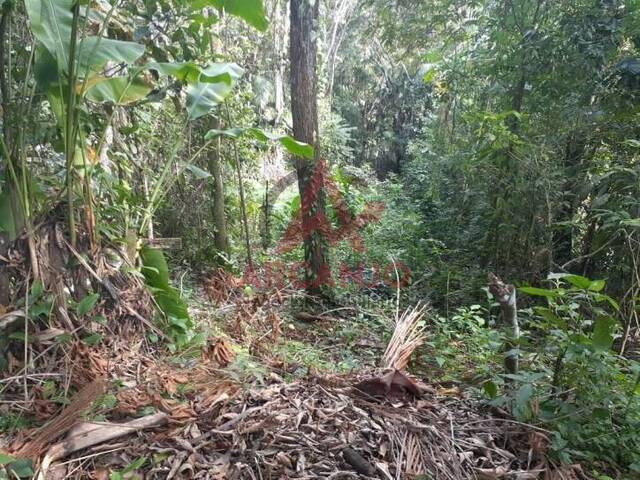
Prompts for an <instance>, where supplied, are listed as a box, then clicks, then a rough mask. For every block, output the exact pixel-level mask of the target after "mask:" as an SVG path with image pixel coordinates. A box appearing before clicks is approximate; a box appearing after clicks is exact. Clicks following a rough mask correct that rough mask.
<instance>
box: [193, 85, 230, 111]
mask: <svg viewBox="0 0 640 480" xmlns="http://www.w3.org/2000/svg"><path fill="white" fill-rule="evenodd" d="M231 90H232V86H231V85H229V84H228V83H225V82H219V83H204V82H198V83H195V84H192V85H189V86H188V87H187V114H188V117H189V119H190V120H195V119H197V118H200V117H202V116H204V115H206V114H207V113H209V112H210V111H211V110H213V109H214V108H215V107H217V106H218V105H219V104H220V103H222V101H224V99H225V98H227V96H228V95H229V94H230V93H231Z"/></svg>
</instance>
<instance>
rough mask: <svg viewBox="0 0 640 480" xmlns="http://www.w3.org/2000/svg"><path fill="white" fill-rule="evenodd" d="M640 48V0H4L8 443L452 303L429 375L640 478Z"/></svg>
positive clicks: (179, 399) (0, 84)
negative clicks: (50, 425)
mask: <svg viewBox="0 0 640 480" xmlns="http://www.w3.org/2000/svg"><path fill="white" fill-rule="evenodd" d="M639 49H640V2H638V1H637V0H627V1H622V0H606V1H605V0H574V1H555V2H550V1H545V0H474V1H463V0H433V1H429V2H412V1H404V0H403V1H394V2H389V1H385V0H366V1H365V0H362V1H361V0H322V1H317V2H314V1H311V0H291V1H288V2H286V1H283V0H251V1H249V0H247V1H244V0H203V1H198V2H185V1H178V0H153V1H146V0H145V1H142V0H135V1H127V2H123V1H120V0H92V1H78V0H46V1H40V0H0V112H1V116H0V118H1V123H0V128H1V134H0V374H2V379H0V395H1V396H2V400H1V401H0V434H1V435H2V437H1V438H11V439H12V440H15V438H18V439H19V440H20V441H22V440H24V438H26V437H24V436H22V435H23V432H24V431H25V430H27V429H30V428H32V427H41V426H42V425H44V424H47V422H48V421H49V420H50V419H51V418H53V417H54V415H55V414H56V412H58V411H59V409H60V408H62V407H64V406H67V405H69V404H72V402H71V401H70V398H73V396H74V395H79V392H82V391H83V388H84V387H85V386H86V385H90V386H91V385H94V386H95V384H93V383H91V382H92V381H93V380H94V377H99V378H101V379H103V380H104V379H105V378H106V379H107V380H108V381H107V380H104V383H105V385H106V386H105V388H104V391H103V392H102V393H101V394H100V395H99V396H96V398H94V399H93V400H94V401H93V408H92V409H91V410H87V411H85V415H86V416H87V417H88V418H92V419H93V420H96V421H100V422H106V421H111V420H114V419H117V420H121V419H123V418H125V417H127V416H128V415H134V416H136V417H144V416H146V415H150V414H153V413H154V412H155V410H156V409H159V410H163V409H164V410H163V411H175V412H177V413H175V415H176V416H177V417H178V420H179V421H184V422H186V420H185V418H188V419H193V418H195V417H198V416H199V413H198V415H197V414H196V413H195V410H194V408H193V405H196V404H197V405H201V404H202V402H203V400H202V399H206V400H207V402H209V401H210V403H212V405H213V406H215V407H216V408H217V406H218V405H219V404H222V403H224V402H226V401H227V400H229V399H231V398H235V397H234V395H236V394H237V391H236V389H239V390H242V392H243V394H247V392H249V393H251V392H253V390H255V389H256V388H258V387H259V388H265V389H268V388H271V387H270V385H272V384H273V382H280V383H285V384H293V383H295V382H297V381H301V380H305V381H306V380H310V381H316V380H318V379H320V378H324V379H333V380H335V379H336V378H346V377H348V376H349V375H358V374H359V373H360V372H363V371H368V370H372V371H373V370H374V369H376V368H377V367H379V366H380V361H381V358H382V357H383V354H384V353H385V347H386V345H387V344H388V343H389V342H390V340H391V339H392V334H393V332H394V328H396V327H397V325H396V324H394V319H396V320H397V319H398V318H399V317H400V314H401V312H403V311H405V309H407V308H412V307H414V306H416V305H428V308H426V307H425V308H426V310H425V311H426V314H425V315H424V317H421V319H420V320H419V321H418V322H417V323H416V326H415V328H416V329H417V330H416V331H419V332H420V335H423V336H424V338H423V337H422V336H419V337H420V341H419V342H417V343H419V344H420V345H419V347H418V348H416V349H415V353H414V355H413V356H412V357H411V361H410V362H409V366H408V370H409V372H410V373H411V374H413V375H414V376H415V377H417V378H420V379H422V380H423V381H424V382H425V383H426V384H429V385H430V386H431V387H433V389H434V391H435V392H436V393H437V394H438V395H442V396H447V397H456V398H465V399H469V398H472V399H473V401H474V402H475V403H474V408H475V406H477V407H478V408H479V409H481V410H482V411H485V412H489V414H491V415H493V416H494V417H495V418H499V419H502V420H504V421H510V422H515V423H512V424H513V425H523V424H524V425H529V426H530V427H529V428H532V430H531V431H535V432H537V433H539V434H540V435H542V437H544V441H543V442H542V444H544V445H543V447H540V448H539V449H538V450H536V449H535V448H534V447H533V446H530V448H531V450H530V454H529V455H530V458H529V463H528V464H527V465H517V468H518V469H520V470H522V471H524V469H525V468H526V469H529V467H531V466H532V465H530V463H531V462H532V458H531V457H532V456H535V455H534V454H536V455H537V454H540V455H541V456H544V457H545V459H547V458H548V459H549V460H548V462H549V463H545V468H546V467H547V466H549V465H554V466H556V465H565V466H567V465H572V464H581V465H582V466H583V471H584V472H586V473H588V474H589V475H591V476H593V477H594V478H598V479H601V480H606V479H609V478H620V479H633V478H640V434H639V433H638V432H640V363H639V361H640V317H639V313H640V304H639V302H640V130H639V129H638V125H639V122H638V121H639V120H640V51H639ZM494 274H495V275H497V276H494ZM488 276H489V281H487V278H488ZM494 278H495V281H494V280H492V279H494ZM500 278H501V279H503V280H504V282H503V281H502V280H500ZM497 285H498V286H499V287H500V288H502V289H503V290H502V293H501V294H500V295H498V294H496V291H497V290H496V286H497ZM410 353H413V350H411V352H410ZM149 358H153V360H149ZM143 359H144V362H147V363H144V362H143ZM514 359H515V365H514V362H513V360H514ZM134 360H137V361H138V362H139V363H138V366H137V367H136V369H134V368H133V367H132V366H131V365H132V363H127V362H133V361H134ZM510 362H511V363H510ZM212 365H214V366H215V375H218V374H220V375H224V378H225V382H227V383H225V384H224V388H221V392H222V393H219V395H220V396H216V395H218V394H217V393H215V392H213V391H214V390H215V388H214V386H212V385H211V384H210V382H209V380H208V378H209V376H210V375H212V371H213V370H207V368H210V367H211V366H212ZM172 368H173V369H174V370H175V371H172ZM211 368H212V369H213V368H214V367H211ZM119 369H120V370H119ZM202 369H204V371H203V370H202ZM142 370H145V371H142ZM134 371H135V375H134V374H133V373H132V372H134ZM185 371H186V372H188V373H185ZM114 372H116V373H114ZM176 372H180V373H176ZM220 372H222V373H220ZM154 375H155V376H154ZM133 376H135V381H134V380H132V377H133ZM125 377H126V378H127V380H126V381H125V380H123V379H124V378H125ZM175 377H177V380H176V378H175ZM216 378H217V377H216ZM144 382H147V383H146V384H145V385H144V388H141V386H140V383H144ZM134 384H135V385H134ZM98 386H100V387H102V384H100V385H98ZM147 387H148V388H147ZM215 387H216V388H217V385H216V386H215ZM388 388H390V387H388ZM96 389H97V388H96ZM203 392H204V393H203ZM212 392H213V393H212ZM387 393H388V392H387ZM89 403H91V402H89ZM204 403H206V402H204ZM213 406H212V408H213ZM211 412H212V410H207V412H206V414H207V415H209V417H211V416H212V414H211ZM75 414H76V415H77V416H78V418H79V413H78V412H76V413H75ZM180 415H183V416H182V417H180ZM209 417H207V418H209ZM175 419H176V418H174V420H175ZM178 423H179V422H178ZM196 427H197V425H196ZM65 428H66V427H65ZM69 428H70V427H69ZM452 428H453V427H452ZM45 430H46V428H45ZM65 432H66V430H65V429H64V428H61V429H60V432H58V433H65ZM58 433H56V434H58ZM189 435H191V437H190V438H192V439H193V438H199V436H198V434H197V432H190V433H189ZM56 438H57V437H56ZM2 448H3V450H4V445H2ZM34 448H35V447H34ZM21 449H22V447H20V448H17V450H16V451H24V450H21ZM31 453H33V457H34V458H35V457H37V456H38V455H37V454H36V453H34V452H31ZM37 453H38V454H39V453H42V452H37ZM158 455H160V454H158ZM5 457H6V458H5ZM167 458H168V457H162V458H160V456H158V458H155V457H154V458H152V457H151V456H144V457H137V458H135V459H133V458H129V459H128V462H129V463H127V464H126V465H123V466H122V468H118V469H113V470H112V471H110V472H109V473H110V477H109V478H113V479H119V478H122V479H124V478H133V477H131V475H132V474H133V472H136V471H142V470H149V469H151V468H152V466H151V464H152V463H153V464H154V465H155V463H161V462H163V461H165V460H167ZM280 460H282V458H280ZM298 461H299V462H301V463H299V464H298V466H294V467H293V470H295V469H296V468H298V467H299V465H300V464H302V466H303V467H304V459H303V460H298ZM154 462H155V463H154ZM514 462H515V461H514ZM545 462H547V460H545ZM281 463H282V462H281ZM285 463H286V462H285ZM289 463H291V462H289ZM400 463H401V462H400ZM4 465H7V467H6V468H4ZM291 465H293V463H291ZM514 465H515V463H514ZM33 466H34V464H32V463H31V462H30V461H25V459H16V458H13V457H12V456H4V453H1V452H0V478H14V477H19V478H27V477H29V476H31V475H32V474H33V473H34V472H33V469H32V467H33ZM407 468H408V467H407ZM514 468H516V466H514ZM293 470H291V471H293ZM541 471H542V470H541ZM398 472H400V467H399V470H398ZM174 473H175V472H174ZM507 473H508V472H505V473H504V475H507ZM485 474H486V472H485ZM3 475H4V476H3ZM10 475H13V477H11V476H10ZM78 475H80V473H78ZM487 475H488V474H487ZM492 475H494V477H495V478H500V477H499V476H497V475H498V474H497V473H496V472H493V473H492ZM504 475H503V477H504ZM540 475H543V474H542V473H540ZM399 476H400V473H398V478H399ZM494 477H488V478H494ZM220 478H222V477H220ZM527 478H530V477H527ZM545 478H547V477H545ZM554 478H555V477H554Z"/></svg>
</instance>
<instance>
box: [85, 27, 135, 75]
mask: <svg viewBox="0 0 640 480" xmlns="http://www.w3.org/2000/svg"><path fill="white" fill-rule="evenodd" d="M143 54H144V45H140V44H139V43H134V42H125V41H122V40H112V39H110V38H103V37H87V38H85V39H83V40H82V41H81V42H80V45H79V46H78V73H79V74H80V75H81V76H84V75H85V72H91V71H100V70H102V68H103V67H104V66H105V64H106V63H107V62H109V61H111V62H114V63H126V64H129V65H131V64H133V63H135V61H136V60H138V59H139V58H140V57H141V56H142V55H143Z"/></svg>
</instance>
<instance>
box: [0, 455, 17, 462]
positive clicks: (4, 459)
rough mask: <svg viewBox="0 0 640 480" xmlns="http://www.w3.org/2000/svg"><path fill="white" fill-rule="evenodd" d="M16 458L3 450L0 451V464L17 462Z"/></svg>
mask: <svg viewBox="0 0 640 480" xmlns="http://www.w3.org/2000/svg"><path fill="white" fill-rule="evenodd" d="M15 461H16V459H15V458H14V457H11V456H9V455H6V454H4V453H2V452H0V465H6V464H7V463H11V462H15Z"/></svg>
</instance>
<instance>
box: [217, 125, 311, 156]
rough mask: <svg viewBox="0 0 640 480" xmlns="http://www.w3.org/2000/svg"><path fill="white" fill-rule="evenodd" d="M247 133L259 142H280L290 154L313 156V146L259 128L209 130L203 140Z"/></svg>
mask: <svg viewBox="0 0 640 480" xmlns="http://www.w3.org/2000/svg"><path fill="white" fill-rule="evenodd" d="M242 135H247V136H250V137H253V138H255V139H256V140H259V141H261V142H267V141H268V140H272V141H275V142H278V143H280V145H282V147H283V148H284V149H285V150H286V151H287V152H289V153H290V154H291V155H295V156H297V157H304V158H313V147H312V146H311V145H309V144H307V143H303V142H299V141H297V140H296V139H295V138H293V137H291V136H289V135H278V134H274V133H270V132H265V131H264V130H262V129H261V128H230V129H228V130H215V129H214V130H209V131H208V132H207V134H206V135H205V137H204V138H205V140H211V139H213V138H216V137H220V136H224V137H230V138H238V137H240V136H242Z"/></svg>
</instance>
